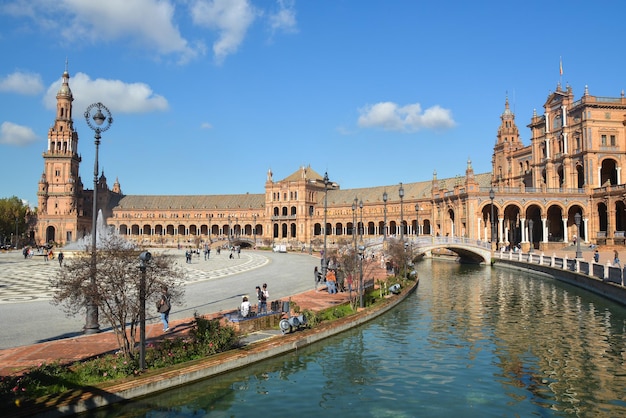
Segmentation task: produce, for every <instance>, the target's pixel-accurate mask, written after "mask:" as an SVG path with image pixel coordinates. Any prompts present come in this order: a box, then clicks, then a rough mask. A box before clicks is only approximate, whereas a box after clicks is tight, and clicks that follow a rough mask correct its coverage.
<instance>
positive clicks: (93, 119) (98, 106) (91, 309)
mask: <svg viewBox="0 0 626 418" xmlns="http://www.w3.org/2000/svg"><path fill="white" fill-rule="evenodd" d="M85 120H86V121H87V126H89V127H90V128H91V129H92V130H93V131H94V132H95V134H94V143H95V144H96V155H95V159H94V166H93V195H92V199H93V207H92V213H91V286H92V289H91V292H92V294H91V295H89V297H88V302H87V320H86V324H85V334H95V333H97V332H99V331H100V325H99V324H98V305H97V304H95V303H94V301H93V293H94V292H95V287H96V261H97V260H96V257H97V256H96V245H97V239H96V234H97V232H98V231H97V229H96V226H97V225H96V223H97V222H98V148H99V147H100V139H101V138H102V137H101V135H100V134H101V133H102V132H104V131H106V130H108V129H109V128H110V127H111V124H112V123H113V117H112V116H111V112H110V111H109V109H107V107H106V106H105V105H103V104H102V103H100V102H98V103H94V104H92V105H90V106H89V107H87V110H86V111H85Z"/></svg>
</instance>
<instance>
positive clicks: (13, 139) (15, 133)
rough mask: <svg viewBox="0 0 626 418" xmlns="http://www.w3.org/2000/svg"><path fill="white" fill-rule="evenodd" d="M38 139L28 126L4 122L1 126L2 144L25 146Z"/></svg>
mask: <svg viewBox="0 0 626 418" xmlns="http://www.w3.org/2000/svg"><path fill="white" fill-rule="evenodd" d="M38 139H39V138H38V137H37V135H35V132H34V131H33V130H32V129H30V128H28V127H26V126H21V125H17V124H15V123H12V122H2V125H0V144H6V145H20V146H23V145H28V144H30V143H32V142H35V141H37V140H38Z"/></svg>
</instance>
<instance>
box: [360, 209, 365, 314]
mask: <svg viewBox="0 0 626 418" xmlns="http://www.w3.org/2000/svg"><path fill="white" fill-rule="evenodd" d="M359 209H360V210H361V221H360V222H359V240H360V242H361V245H359V258H360V260H359V261H360V263H359V306H360V307H361V308H362V307H363V257H365V253H364V251H365V246H364V245H363V233H364V231H363V200H360V201H359Z"/></svg>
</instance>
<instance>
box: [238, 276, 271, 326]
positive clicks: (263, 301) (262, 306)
mask: <svg viewBox="0 0 626 418" xmlns="http://www.w3.org/2000/svg"><path fill="white" fill-rule="evenodd" d="M255 292H256V297H257V303H258V305H257V306H258V312H257V314H258V315H261V314H263V313H267V301H268V299H269V298H270V292H269V291H268V290H267V283H263V287H261V286H257V287H256V288H255ZM250 307H251V306H250V300H248V296H247V295H246V296H244V297H243V301H242V302H241V305H240V306H239V313H240V314H241V316H242V317H244V318H245V317H247V316H248V315H250Z"/></svg>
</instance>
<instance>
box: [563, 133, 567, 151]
mask: <svg viewBox="0 0 626 418" xmlns="http://www.w3.org/2000/svg"><path fill="white" fill-rule="evenodd" d="M563 154H567V132H565V133H563Z"/></svg>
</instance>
